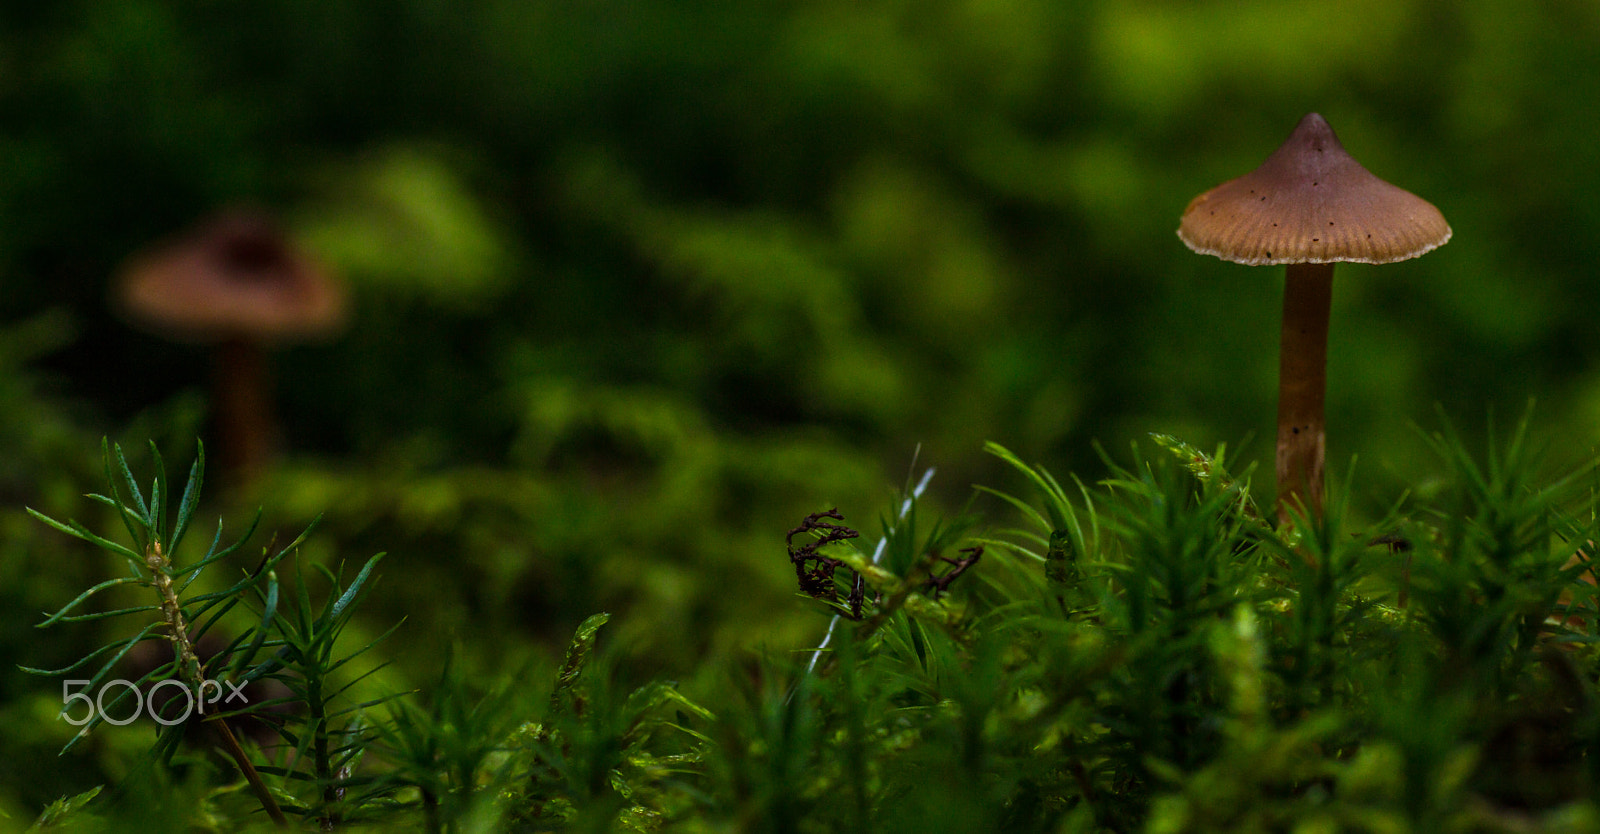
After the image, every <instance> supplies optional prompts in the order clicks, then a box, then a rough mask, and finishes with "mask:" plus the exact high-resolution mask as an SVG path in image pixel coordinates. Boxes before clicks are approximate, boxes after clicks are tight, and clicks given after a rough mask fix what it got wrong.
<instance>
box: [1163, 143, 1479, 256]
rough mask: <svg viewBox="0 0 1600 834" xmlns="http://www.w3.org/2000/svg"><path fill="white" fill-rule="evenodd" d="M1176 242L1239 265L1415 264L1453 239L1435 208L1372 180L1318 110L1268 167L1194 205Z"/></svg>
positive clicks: (1198, 199) (1215, 190) (1213, 191)
mask: <svg viewBox="0 0 1600 834" xmlns="http://www.w3.org/2000/svg"><path fill="white" fill-rule="evenodd" d="M1178 237H1179V238H1181V239H1182V240H1183V242H1184V245H1186V246H1188V247H1189V248H1190V249H1193V250H1194V251H1196V252H1199V253H1201V254H1203V255H1215V256H1217V257H1219V258H1221V259H1223V260H1225V261H1233V262H1235V263H1241V264H1252V265H1261V264H1296V263H1333V262H1336V261H1355V262H1359V263H1369V264H1382V263H1391V262H1393V261H1403V260H1405V259H1407V258H1414V257H1416V256H1418V255H1421V254H1422V253H1424V252H1427V251H1429V250H1431V249H1436V248H1438V247H1440V246H1443V245H1444V244H1445V242H1446V241H1448V240H1450V225H1449V224H1448V223H1446V222H1445V220H1444V216H1443V215H1441V214H1440V213H1439V210H1438V209H1436V208H1434V207H1433V204H1432V203H1429V202H1428V201H1427V200H1424V199H1422V198H1421V197H1418V196H1417V195H1415V194H1412V193H1411V192H1409V191H1406V190H1404V189H1401V188H1396V187H1395V186H1393V185H1390V184H1389V183H1387V182H1384V181H1383V180H1381V179H1378V178H1377V177H1376V176H1373V174H1372V173H1371V172H1369V171H1368V170H1367V169H1366V168H1363V167H1361V163H1359V162H1357V161H1355V158H1353V157H1351V156H1350V154H1349V153H1347V152H1346V151H1345V149H1344V146H1342V145H1340V144H1339V137H1337V136H1335V135H1334V133H1333V128H1331V127H1329V126H1328V123H1327V122H1326V121H1324V120H1323V118H1322V117H1321V116H1319V115H1317V114H1316V113H1311V114H1309V115H1307V116H1306V117H1305V118H1303V119H1301V120H1300V124H1299V125H1298V126H1296V127H1295V129H1294V133H1292V134H1290V135H1289V138H1288V140H1287V141H1285V142H1284V143H1283V145H1282V146H1281V147H1279V148H1278V149H1277V150H1276V151H1274V152H1273V154H1272V155H1271V156H1269V157H1267V161H1266V162H1263V163H1262V164H1261V167H1259V168H1257V169H1255V170H1254V171H1251V172H1250V173H1248V174H1245V175H1244V176H1242V177H1239V178H1238V179H1234V180H1229V181H1228V182H1225V183H1223V184H1222V185H1219V186H1217V187H1216V188H1213V189H1211V190H1210V191H1207V192H1206V193H1204V194H1201V195H1200V196H1198V197H1196V198H1194V200H1193V201H1192V202H1190V203H1189V207H1188V208H1187V209H1185V210H1184V212H1183V220H1182V222H1181V223H1180V225H1179V227H1178Z"/></svg>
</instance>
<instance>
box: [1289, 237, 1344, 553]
mask: <svg viewBox="0 0 1600 834" xmlns="http://www.w3.org/2000/svg"><path fill="white" fill-rule="evenodd" d="M1332 298H1333V264H1331V263H1330V264H1290V265H1289V267H1288V275H1287V280H1286V281H1285V283H1284V291H1283V341H1282V344H1281V346H1280V348H1279V355H1278V523H1279V525H1280V526H1287V525H1288V524H1289V521H1290V511H1291V510H1292V509H1293V508H1295V507H1296V506H1297V505H1298V506H1301V509H1302V512H1305V513H1306V514H1308V515H1309V516H1311V517H1312V518H1321V517H1322V508H1323V495H1322V492H1323V465H1324V458H1325V456H1326V451H1325V446H1326V443H1327V435H1328V433H1327V428H1326V424H1325V422H1324V419H1323V396H1324V392H1325V391H1326V390H1327V373H1328V307H1329V304H1330V303H1331V301H1332Z"/></svg>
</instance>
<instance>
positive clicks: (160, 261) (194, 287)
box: [116, 209, 347, 485]
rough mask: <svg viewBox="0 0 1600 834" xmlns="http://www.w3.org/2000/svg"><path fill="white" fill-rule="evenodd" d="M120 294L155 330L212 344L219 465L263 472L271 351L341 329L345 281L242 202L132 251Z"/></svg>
mask: <svg viewBox="0 0 1600 834" xmlns="http://www.w3.org/2000/svg"><path fill="white" fill-rule="evenodd" d="M116 301H117V304H118V306H119V307H120V308H121V310H122V311H123V313H124V314H125V315H126V316H127V317H128V318H129V319H130V320H131V321H132V322H134V323H135V324H137V325H139V326H141V327H143V328H145V329H147V330H149V331H151V332H153V333H156V334H157V335H160V336H163V337H166V338H169V339H172V340H174V341H181V342H191V343H201V344H211V345H215V354H216V361H215V370H214V373H215V378H214V380H213V385H212V413H213V417H214V425H215V430H216V433H217V436H218V438H219V441H220V445H221V447H222V463H223V467H224V469H225V471H227V472H229V473H230V475H231V477H232V478H234V480H235V482H236V483H237V484H240V485H243V484H248V483H251V482H252V481H253V480H254V479H255V477H256V476H257V475H259V474H260V471H261V470H262V469H263V468H264V467H265V465H266V462H267V460H268V458H269V457H270V453H271V449H272V446H273V444H274V443H275V441H276V435H277V428H276V421H275V420H274V418H273V410H272V405H271V396H270V394H269V390H270V388H269V384H268V372H267V359H266V351H267V349H268V348H269V347H271V346H273V345H276V344H281V343H285V342H296V341H307V340H311V339H316V338H321V337H326V336H330V335H332V334H334V333H336V332H337V331H338V330H339V329H340V328H341V327H342V326H343V324H344V322H345V317H346V307H347V304H346V296H345V292H344V288H343V285H342V284H340V283H339V282H338V281H337V280H336V279H335V278H334V277H333V276H332V275H331V274H330V273H329V272H328V271H327V270H325V269H324V268H323V267H322V266H321V265H319V264H318V263H316V262H315V261H314V260H312V259H311V257H310V256H308V255H306V254H305V253H303V252H301V251H299V250H298V249H296V248H295V247H294V246H293V245H292V244H291V243H290V241H289V239H288V238H287V236H286V235H285V234H284V232H283V230H282V229H281V228H279V226H278V225H277V223H275V222H274V221H273V220H272V219H271V218H270V217H268V216H266V215H265V214H262V213H260V212H256V211H250V210H241V209H235V210H231V211H227V212H223V213H221V214H219V215H217V216H215V217H213V218H212V219H210V220H208V221H205V222H203V223H201V224H200V225H199V226H197V227H196V228H195V229H193V230H192V231H190V232H188V233H186V234H184V235H182V236H180V237H178V238H177V239H175V240H173V241H171V242H169V243H167V244H165V245H160V246H157V247H156V248H154V249H152V250H150V251H148V252H145V253H143V254H139V255H135V256H134V257H133V258H131V259H129V261H128V263H127V265H126V266H125V267H124V268H123V270H122V273H121V275H120V277H119V279H118V281H117V286H116Z"/></svg>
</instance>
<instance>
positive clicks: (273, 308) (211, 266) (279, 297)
mask: <svg viewBox="0 0 1600 834" xmlns="http://www.w3.org/2000/svg"><path fill="white" fill-rule="evenodd" d="M116 300H117V306H118V307H119V308H120V309H121V311H122V312H123V314H124V315H126V316H127V317H128V318H129V319H130V320H131V321H132V322H133V323H135V324H137V325H139V326H140V327H143V328H145V329H147V330H150V331H151V332H154V333H157V334H159V335H162V336H165V337H168V338H171V339H175V340H178V341H191V342H218V341H223V340H227V339H247V340H252V341H262V342H295V341H308V340H313V339H318V338H325V337H329V336H332V335H334V334H335V333H337V332H338V331H339V330H340V329H341V328H343V326H344V323H345V320H346V315H347V307H348V303H347V297H346V293H345V289H344V286H343V284H342V283H341V282H339V281H338V280H337V279H336V278H335V277H334V276H333V275H332V274H331V273H329V272H328V271H327V270H326V269H325V268H324V267H323V266H322V265H321V264H319V263H317V262H316V261H315V260H313V259H312V258H311V256H309V255H307V254H305V253H304V252H302V251H300V250H299V249H297V248H296V247H295V246H294V245H293V243H291V242H290V240H289V238H288V236H287V235H286V234H285V233H284V231H283V230H282V228H280V227H279V226H278V224H277V223H276V222H274V221H273V220H272V219H271V218H270V217H268V216H266V215H265V214H263V213H261V212H257V211H250V210H232V211H227V212H224V213H222V214H219V215H217V216H216V217H214V218H212V219H210V220H207V221H205V222H203V223H202V224H200V225H199V226H197V227H196V228H195V229H193V230H191V231H189V232H187V233H185V234H183V235H181V236H180V237H178V238H177V239H175V240H173V241H171V242H169V243H166V244H163V245H159V246H157V247H155V248H153V249H151V250H148V251H146V252H143V253H140V254H137V255H135V256H133V257H132V258H130V259H129V261H128V264H127V265H126V266H125V267H124V268H123V270H122V273H121V275H120V277H119V278H118V280H117V286H116Z"/></svg>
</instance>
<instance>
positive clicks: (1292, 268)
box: [1178, 113, 1450, 525]
mask: <svg viewBox="0 0 1600 834" xmlns="http://www.w3.org/2000/svg"><path fill="white" fill-rule="evenodd" d="M1178 237H1179V238H1180V239H1181V240H1182V241H1183V242H1184V244H1185V245H1186V246H1188V247H1189V248H1190V249H1193V250H1194V251H1196V252H1199V253H1201V254H1203V255H1215V256H1217V257H1219V258H1221V259H1223V260H1225V261H1233V262H1234V263H1241V264H1250V265H1262V264H1284V265H1285V266H1286V267H1287V269H1286V272H1287V282H1286V284H1285V287H1284V294H1283V339H1282V343H1281V345H1280V348H1279V351H1280V353H1279V357H1278V360H1279V365H1278V449H1277V476H1278V521H1279V524H1280V525H1284V524H1286V523H1287V522H1288V521H1289V518H1290V511H1291V509H1292V508H1293V507H1294V506H1295V505H1296V504H1300V505H1301V509H1302V510H1303V511H1304V512H1307V513H1310V514H1312V515H1314V516H1315V517H1321V514H1322V508H1323V458H1324V444H1325V442H1326V436H1327V432H1326V429H1325V428H1324V424H1323V392H1324V390H1325V388H1326V387H1327V382H1326V369H1327V348H1328V305H1329V302H1330V300H1331V297H1332V288H1333V265H1334V264H1335V263H1337V262H1339V261H1354V262H1357V263H1369V264H1384V263H1392V262H1394V261H1403V260H1406V259H1407V258H1414V257H1416V256H1418V255H1421V254H1423V253H1424V252H1427V251H1429V250H1431V249H1435V248H1437V247H1439V246H1443V245H1444V244H1445V242H1446V241H1448V240H1450V226H1449V224H1447V223H1445V220H1444V216H1443V215H1441V214H1440V213H1439V210H1438V209H1436V208H1434V207H1433V205H1432V204H1431V203H1429V202H1427V201H1426V200H1423V199H1422V198H1420V197H1418V196H1416V195H1415V194H1412V193H1411V192H1409V191H1404V190H1402V189H1399V188H1396V187H1395V186H1393V185H1390V184H1389V183H1386V182H1384V181H1383V180H1380V179H1378V178H1377V177H1375V176H1373V175H1372V174H1371V173H1370V172H1369V171H1367V169H1365V168H1363V167H1361V164H1360V163H1359V162H1356V161H1355V159H1354V158H1352V157H1351V156H1350V154H1348V153H1346V152H1345V149H1344V147H1343V146H1342V145H1340V144H1339V139H1338V137H1337V136H1335V135H1334V134H1333V128H1331V127H1329V126H1328V123H1327V122H1326V121H1325V120H1323V118H1322V117H1321V116H1319V115H1317V114H1316V113H1311V114H1309V115H1307V116H1306V117H1305V118H1303V119H1301V120H1300V124H1299V125H1298V126H1296V127H1295V129H1294V132H1293V133H1291V134H1290V135H1289V138H1288V140H1287V141H1285V142H1284V143H1283V145H1282V147H1280V148H1278V149H1277V150H1276V151H1274V152H1273V154H1272V155H1271V156H1269V157H1267V161H1266V162H1263V163H1262V164H1261V167H1259V168H1257V169H1256V170H1254V171H1251V172H1250V173H1248V174H1245V175H1244V176H1242V177H1239V178H1238V179H1235V180H1229V181H1228V182H1225V183H1223V184H1222V185H1219V186H1217V187H1216V188H1213V189H1211V190H1210V191H1207V192H1206V193H1204V194H1201V195H1200V196H1198V197H1196V198H1194V200H1193V201H1192V202H1190V203H1189V207H1188V208H1187V209H1185V210H1184V212H1183V220H1182V222H1181V223H1180V225H1179V227H1178Z"/></svg>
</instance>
